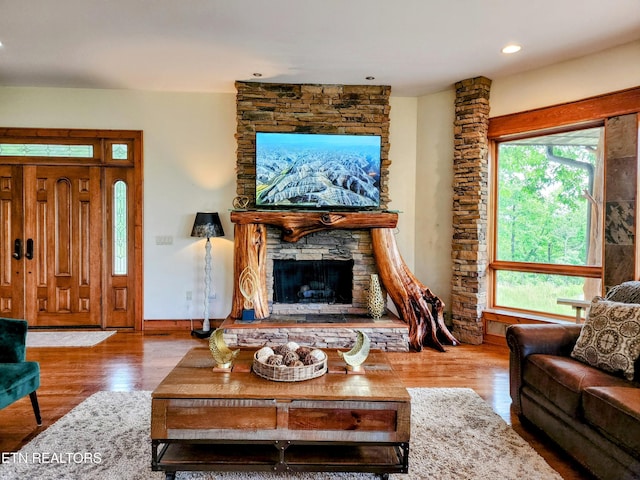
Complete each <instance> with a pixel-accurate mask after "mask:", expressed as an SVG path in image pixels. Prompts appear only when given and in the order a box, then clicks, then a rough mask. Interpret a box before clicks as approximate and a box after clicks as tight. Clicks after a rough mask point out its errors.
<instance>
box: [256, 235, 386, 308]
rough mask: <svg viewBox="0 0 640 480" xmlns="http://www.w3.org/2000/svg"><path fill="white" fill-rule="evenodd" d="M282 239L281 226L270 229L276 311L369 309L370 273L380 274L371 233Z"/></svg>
mask: <svg viewBox="0 0 640 480" xmlns="http://www.w3.org/2000/svg"><path fill="white" fill-rule="evenodd" d="M280 237H281V232H280V230H279V229H278V228H275V227H267V264H266V272H267V278H266V284H267V297H268V302H269V306H270V307H269V308H270V313H271V314H272V315H291V314H304V313H309V314H317V313H324V314H337V313H347V314H360V315H363V314H365V313H366V311H367V288H368V285H369V275H370V274H371V273H376V272H377V270H376V268H375V262H374V259H373V254H372V250H371V235H370V234H369V232H368V231H366V230H333V231H324V232H316V233H312V234H310V235H307V236H305V237H304V238H301V239H300V240H298V241H297V242H295V243H290V242H284V241H282V240H281V238H280ZM283 283H284V284H286V285H284V286H283V285H282V284H283Z"/></svg>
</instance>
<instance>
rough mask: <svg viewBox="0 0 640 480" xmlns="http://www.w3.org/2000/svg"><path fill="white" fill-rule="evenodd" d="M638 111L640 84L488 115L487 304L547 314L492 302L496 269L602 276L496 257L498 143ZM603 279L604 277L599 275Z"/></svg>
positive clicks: (594, 269) (599, 270)
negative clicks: (532, 107) (580, 98)
mask: <svg viewBox="0 0 640 480" xmlns="http://www.w3.org/2000/svg"><path fill="white" fill-rule="evenodd" d="M638 112H640V87H635V88H630V89H627V90H621V91H618V92H612V93H607V94H604V95H599V96H595V97H590V98H586V99H583V100H578V101H576V102H569V103H564V104H560V105H553V106H549V107H543V108H538V109H534V110H528V111H524V112H518V113H513V114H509V115H502V116H498V117H493V118H490V119H489V129H488V134H487V137H488V140H489V161H488V167H489V179H490V182H491V183H490V186H489V209H488V212H487V213H488V221H489V228H488V232H487V235H488V237H487V242H488V252H487V253H488V256H489V258H488V264H487V277H488V278H487V280H488V282H487V294H488V297H487V300H488V305H487V306H488V308H489V309H496V308H499V309H501V310H508V311H514V312H527V313H531V314H535V315H540V316H550V314H548V313H545V312H537V311H531V310H524V309H515V308H510V307H503V306H498V305H496V301H495V291H496V286H495V282H496V275H495V273H494V272H497V271H504V270H508V271H518V272H525V273H541V274H549V273H550V274H561V275H569V276H580V277H587V278H601V279H603V276H604V265H602V266H577V265H552V264H540V263H526V262H511V261H503V260H496V254H497V252H496V249H497V245H496V235H497V222H496V219H497V213H498V212H497V208H498V205H497V195H498V192H497V182H498V168H497V151H498V144H499V143H501V142H504V141H508V140H515V139H519V138H526V137H532V136H539V135H546V134H550V133H561V132H563V131H568V130H575V129H578V128H579V129H582V128H590V127H597V126H603V125H604V126H605V128H606V119H607V118H610V117H615V116H618V115H626V114H632V113H638ZM603 281H604V279H603ZM553 317H554V318H561V319H563V320H565V319H566V320H568V321H571V319H572V317H570V316H568V315H567V316H565V315H553Z"/></svg>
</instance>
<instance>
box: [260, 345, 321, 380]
mask: <svg viewBox="0 0 640 480" xmlns="http://www.w3.org/2000/svg"><path fill="white" fill-rule="evenodd" d="M253 372H254V373H255V374H256V375H258V376H260V377H262V378H266V379H267V380H273V381H276V382H299V381H302V380H309V379H311V378H316V377H320V376H322V375H324V374H325V373H326V372H327V354H326V353H324V352H323V351H322V350H319V349H317V348H309V347H304V346H300V345H298V344H297V343H295V342H289V343H287V344H286V345H277V346H273V347H267V346H264V347H262V348H261V349H259V350H258V351H257V352H256V353H255V354H254V355H253Z"/></svg>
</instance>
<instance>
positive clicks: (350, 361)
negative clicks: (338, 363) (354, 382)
mask: <svg viewBox="0 0 640 480" xmlns="http://www.w3.org/2000/svg"><path fill="white" fill-rule="evenodd" d="M356 334H357V338H356V343H355V345H354V346H353V348H352V349H351V350H349V351H348V352H340V351H338V355H340V357H342V359H343V360H344V362H345V363H346V364H347V370H351V371H353V372H360V371H361V370H362V368H363V367H362V364H363V363H364V361H365V360H366V359H367V357H368V356H369V349H370V348H371V340H370V339H369V337H368V336H367V334H366V333H364V332H363V331H361V330H356Z"/></svg>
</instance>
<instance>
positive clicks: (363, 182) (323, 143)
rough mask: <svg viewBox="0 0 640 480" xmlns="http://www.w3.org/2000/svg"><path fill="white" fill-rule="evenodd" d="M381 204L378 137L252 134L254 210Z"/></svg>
mask: <svg viewBox="0 0 640 480" xmlns="http://www.w3.org/2000/svg"><path fill="white" fill-rule="evenodd" d="M379 204H380V137H379V136H371V135H369V136H365V135H315V134H295V133H294V134H278V133H258V134H256V205H258V206H282V207H314V208H322V207H345V208H356V209H357V208H372V207H378V206H379Z"/></svg>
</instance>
